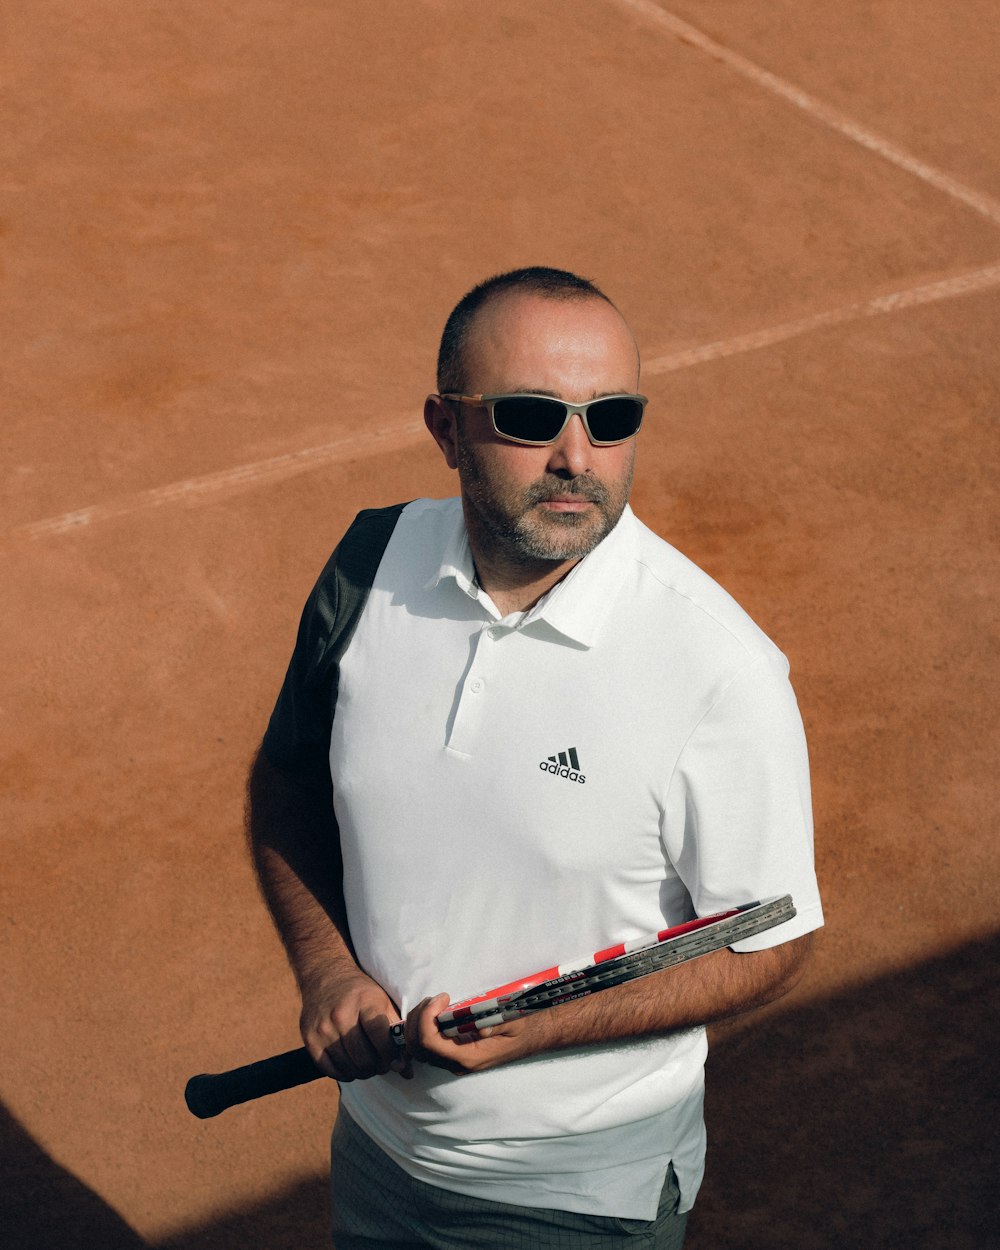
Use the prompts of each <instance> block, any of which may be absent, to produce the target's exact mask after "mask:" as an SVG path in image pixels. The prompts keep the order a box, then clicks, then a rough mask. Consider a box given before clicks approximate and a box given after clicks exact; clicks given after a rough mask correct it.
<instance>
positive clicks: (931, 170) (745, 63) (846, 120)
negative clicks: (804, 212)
mask: <svg viewBox="0 0 1000 1250" xmlns="http://www.w3.org/2000/svg"><path fill="white" fill-rule="evenodd" d="M614 2H615V3H617V4H619V5H620V6H622V7H623V8H626V9H629V10H631V11H632V12H633V13H635V14H636V15H637V16H639V17H643V18H647V19H648V20H649V21H650V22H652V23H653V24H655V25H658V26H662V27H664V28H665V29H667V30H669V31H670V33H671V34H673V35H675V36H677V38H678V39H680V40H681V41H682V42H684V43H687V44H690V45H691V46H693V47H695V48H697V49H698V51H700V52H704V53H706V54H707V55H708V56H710V57H712V58H713V59H714V60H717V61H721V62H722V63H723V64H725V65H726V66H728V67H729V68H730V69H731V70H733V71H734V72H735V73H737V74H739V75H741V76H742V77H743V78H746V79H748V80H749V81H750V82H752V83H754V84H755V85H756V86H758V87H762V88H764V89H765V90H767V91H770V92H771V93H772V94H773V95H776V96H779V97H780V98H781V99H783V100H786V101H787V102H788V103H789V104H792V105H794V106H795V107H796V108H798V109H799V110H801V111H802V112H803V113H806V114H807V115H808V116H810V117H812V118H813V119H814V120H816V121H818V122H822V123H823V124H824V125H825V126H828V127H829V128H830V129H831V130H834V131H837V132H838V133H839V134H841V135H843V136H844V137H845V138H847V139H850V140H852V141H853V142H854V143H857V144H858V145H859V146H861V147H863V148H867V149H868V150H869V151H870V152H874V153H875V154H876V155H877V156H880V157H882V159H883V160H885V161H888V162H889V163H890V164H892V165H895V166H897V167H898V168H899V169H903V170H905V171H906V172H907V173H910V174H913V175H914V176H915V177H917V178H919V179H920V180H921V181H923V182H925V183H927V184H928V185H929V186H932V187H934V188H936V189H937V190H938V191H943V192H944V194H945V195H948V196H950V197H951V198H952V199H953V200H955V201H957V202H958V203H961V204H964V205H965V206H966V207H967V208H971V209H973V210H974V211H975V212H977V213H979V214H980V216H982V217H985V218H987V220H989V221H991V222H993V224H994V225H997V226H1000V201H998V200H995V199H994V198H993V197H992V196H990V195H987V194H985V193H984V192H981V191H976V190H974V189H973V188H972V187H968V186H966V185H965V183H963V182H960V181H959V180H958V179H957V178H953V177H952V176H951V175H950V174H946V173H945V172H944V171H943V170H941V169H938V168H937V167H936V166H934V165H931V164H930V163H929V162H927V161H923V160H921V159H920V158H919V157H917V156H914V155H913V154H912V153H911V152H907V151H906V149H905V148H902V147H900V146H899V145H898V144H896V143H893V142H891V141H890V140H889V139H885V138H883V137H882V136H881V135H879V134H876V132H875V131H873V130H869V129H868V127H867V126H862V125H861V123H860V122H856V121H855V120H854V119H853V118H852V117H849V116H848V115H847V114H846V113H841V112H840V110H839V109H835V108H833V106H832V105H829V104H825V103H824V102H823V101H822V100H820V99H818V98H817V97H816V96H813V95H810V94H809V92H807V91H803V90H802V88H800V87H797V86H796V85H795V84H794V83H792V82H789V81H788V80H787V79H785V78H781V77H780V76H779V75H777V74H774V73H772V72H771V71H770V70H767V69H764V67H763V66H761V65H758V64H757V63H756V62H755V61H751V60H750V58H749V57H746V56H743V55H742V53H739V52H735V51H733V50H732V49H731V48H727V47H726V46H725V44H721V43H719V42H718V41H717V40H715V39H713V38H712V37H711V36H710V35H706V34H705V33H704V31H701V30H699V29H698V28H697V27H696V26H692V25H691V24H690V22H686V21H685V20H684V19H683V18H681V17H678V16H677V15H676V14H675V13H671V12H669V10H667V9H662V8H660V6H659V5H658V4H656V3H654V0H614Z"/></svg>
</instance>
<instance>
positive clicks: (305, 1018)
mask: <svg viewBox="0 0 1000 1250" xmlns="http://www.w3.org/2000/svg"><path fill="white" fill-rule="evenodd" d="M247 836H248V840H249V844H250V852H251V855H252V857H253V862H254V865H255V867H256V869H257V879H258V881H259V882H260V887H261V892H262V893H263V895H264V899H265V901H266V902H267V906H268V909H269V910H270V912H271V916H272V917H273V919H274V923H275V926H276V928H277V930H278V933H279V934H280V936H281V940H282V942H283V943H284V945H285V950H286V951H287V953H288V960H289V963H290V964H291V965H292V970H293V972H294V973H295V979H296V981H297V982H298V986H299V993H300V994H301V997H302V1013H301V1016H300V1018H299V1028H300V1031H301V1033H302V1040H303V1042H304V1043H305V1045H306V1048H307V1049H308V1051H309V1053H310V1054H311V1055H312V1057H313V1059H314V1060H315V1062H316V1063H317V1065H318V1066H319V1067H320V1069H321V1070H322V1071H323V1072H325V1073H326V1074H327V1076H332V1077H334V1078H335V1079H336V1080H338V1081H356V1080H364V1079H366V1078H368V1077H371V1076H375V1075H377V1074H378V1073H383V1072H388V1070H389V1068H390V1067H391V1066H393V1065H394V1064H395V1065H397V1070H400V1065H399V1061H398V1054H397V1051H396V1048H395V1047H394V1045H393V1043H392V1040H391V1038H390V1036H389V1028H390V1025H392V1024H394V1023H395V1022H396V1021H397V1020H398V1019H399V1012H398V1011H397V1010H396V1005H395V1003H393V1001H392V999H391V998H390V997H389V996H388V994H387V993H386V992H385V990H384V989H383V988H382V987H381V986H380V985H378V984H377V983H376V982H375V981H373V980H372V979H371V978H370V977H369V976H368V975H367V974H366V973H365V972H364V971H363V970H362V969H361V968H360V967H359V966H358V963H357V960H356V958H355V954H354V949H353V946H352V945H351V937H350V930H349V928H348V925H347V913H346V909H345V906H344V889H343V862H342V860H341V856H340V837H339V832H338V830H337V822H336V818H335V817H334V814H333V804H332V801H331V793H330V788H329V785H328V784H327V783H324V784H318V785H317V784H306V783H303V782H300V781H298V780H296V779H295V778H293V777H290V776H288V775H287V774H284V773H282V772H280V771H279V770H278V769H276V768H274V767H272V765H271V764H270V763H269V762H268V760H267V758H266V756H264V755H263V753H258V755H257V758H256V760H255V761H254V764H253V767H252V769H251V771H250V780H249V785H248V787H247ZM402 1074H403V1075H404V1076H408V1075H409V1069H408V1068H407V1067H405V1065H404V1066H402Z"/></svg>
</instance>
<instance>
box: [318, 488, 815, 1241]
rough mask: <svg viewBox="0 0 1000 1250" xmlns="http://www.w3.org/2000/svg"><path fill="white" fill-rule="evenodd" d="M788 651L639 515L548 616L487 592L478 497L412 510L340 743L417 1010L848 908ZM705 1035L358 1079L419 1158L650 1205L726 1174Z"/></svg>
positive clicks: (414, 1163)
mask: <svg viewBox="0 0 1000 1250" xmlns="http://www.w3.org/2000/svg"><path fill="white" fill-rule="evenodd" d="M787 673H788V665H787V662H786V661H785V659H784V657H783V656H782V654H781V653H780V652H779V651H778V650H777V648H776V647H775V646H774V645H773V643H771V642H770V641H769V640H768V639H767V638H766V637H765V636H764V634H762V633H761V631H760V630H759V629H758V628H757V627H756V626H755V625H754V624H753V622H752V621H751V620H750V619H749V618H748V617H747V616H746V614H745V613H744V612H743V611H742V609H740V608H739V607H738V606H737V605H736V603H735V602H734V601H733V600H732V599H731V598H730V597H729V595H728V594H726V592H725V591H723V590H722V589H721V587H719V586H718V585H717V584H716V583H715V582H713V581H712V580H711V579H710V578H709V577H708V576H707V575H706V574H705V573H703V572H701V571H700V570H699V569H698V568H696V567H695V566H694V565H693V564H692V563H691V562H690V561H689V560H687V559H686V558H685V557H684V556H682V555H680V554H679V553H678V552H677V551H675V550H674V549H673V548H672V547H670V546H669V545H668V544H666V543H665V542H663V541H662V540H661V539H659V538H658V537H656V536H655V535H654V534H652V533H651V532H650V531H649V530H648V529H647V528H646V527H645V526H644V525H642V524H641V523H640V522H639V521H638V520H637V519H636V518H635V516H634V515H633V514H632V512H631V510H629V509H626V511H625V513H624V515H623V516H622V518H621V520H620V521H619V523H618V525H617V526H616V528H615V529H614V531H613V532H612V533H611V534H610V535H609V536H608V537H607V538H606V539H605V540H604V541H603V542H602V543H601V544H600V545H599V546H598V547H597V548H596V549H595V550H594V551H593V552H592V553H591V554H590V555H589V556H587V557H586V558H585V559H584V560H582V561H581V562H580V563H579V564H578V565H576V566H575V568H574V569H573V570H572V571H571V572H570V573H569V575H568V576H567V577H566V578H565V579H564V580H563V581H562V582H560V583H559V584H558V585H557V586H555V587H554V588H553V589H552V590H551V591H550V592H549V593H548V594H547V595H546V596H545V597H544V598H543V599H542V600H540V601H539V602H538V603H537V604H536V605H535V606H534V607H532V608H531V609H530V610H529V611H528V612H526V613H523V614H516V615H512V616H508V617H503V618H501V616H500V614H499V613H498V611H497V609H496V608H495V606H494V605H493V603H492V601H491V600H490V599H489V597H488V596H487V595H486V594H485V593H484V592H483V591H482V590H481V589H480V588H479V587H478V585H477V583H476V580H475V572H474V568H473V564H472V558H471V553H470V550H469V545H468V539H467V537H466V533H465V526H464V521H463V517H462V510H461V503H460V501H459V500H458V499H449V500H443V501H440V500H418V501H417V502H415V503H413V504H410V505H407V507H406V508H405V509H404V510H403V512H402V514H401V516H400V519H399V521H398V523H397V525H396V528H395V531H394V532H393V535H392V537H391V539H390V541H389V545H388V547H387V549H386V551H385V554H384V556H383V558H382V562H381V565H380V567H379V570H378V573H377V575H376V578H375V581H374V584H373V586H372V590H371V594H370V596H369V598H368V602H367V604H366V606H365V609H364V611H363V614H362V616H361V620H360V623H359V625H358V628H357V632H356V633H355V635H354V637H353V639H352V641H351V643H350V646H349V648H348V650H347V652H346V654H345V656H344V658H343V660H342V662H341V666H340V684H339V693H338V695H337V702H336V715H335V717H334V719H333V726H332V734H331V740H330V769H331V774H332V778H333V788H334V806H335V810H336V816H337V820H338V822H339V825H340V835H341V844H342V850H343V858H344V894H345V901H346V904H347V914H348V920H349V924H350V929H351V936H352V939H353V942H354V945H355V948H356V951H357V955H358V959H359V962H360V964H361V966H362V967H363V968H364V969H365V970H366V971H367V972H368V973H369V974H370V975H371V976H372V977H374V979H375V980H376V981H378V982H379V983H380V984H381V985H382V986H384V987H385V989H386V990H387V992H388V993H389V994H390V995H391V996H392V998H393V999H394V1000H395V1001H396V1002H397V1003H399V1005H400V1009H401V1011H402V1012H403V1014H404V1015H405V1013H406V1012H407V1011H408V1010H409V1009H410V1008H411V1007H412V1006H413V1005H414V1004H415V1003H417V1002H419V1001H420V1000H421V999H422V998H423V997H424V996H425V995H429V994H436V993H438V992H440V991H442V990H446V991H448V992H449V993H450V994H451V996H452V998H453V999H454V1000H458V999H460V998H463V997H467V996H468V995H471V994H473V993H475V992H477V991H481V990H484V989H487V988H489V987H490V986H493V985H498V984H502V983H504V982H506V981H509V980H512V979H514V978H515V977H518V976H522V975H524V974H527V973H529V972H531V971H534V970H535V969H536V968H541V967H548V966H550V965H553V964H556V963H558V962H560V960H563V959H567V958H570V957H572V956H574V955H577V954H580V953H581V952H583V951H587V950H596V949H598V948H600V947H602V946H605V945H610V944H611V943H613V942H617V941H621V940H626V939H629V938H632V937H637V936H639V935H641V934H644V933H648V932H651V931H653V930H656V929H660V928H663V927H664V926H665V925H667V924H674V923H678V922H680V921H681V920H684V919H687V918H690V917H691V916H692V915H694V914H699V915H705V914H708V913H711V912H716V911H720V910H722V909H724V908H727V907H730V906H732V905H735V904H739V903H744V902H747V901H750V900H752V899H756V898H764V897H768V896H771V895H780V894H786V893H790V894H791V895H792V897H793V900H794V902H795V905H796V908H797V910H798V915H797V917H796V918H795V919H794V920H792V921H791V922H789V923H787V924H785V925H782V926H781V927H780V928H778V929H775V930H772V931H770V932H768V933H766V934H763V935H761V936H759V937H757V938H755V939H750V940H748V941H745V942H741V943H738V944H737V949H740V950H752V949H760V948H763V947H767V946H771V945H776V944H778V943H780V942H784V941H788V940H789V939H791V938H794V937H798V936H800V935H801V934H804V933H807V932H809V931H810V930H812V929H815V928H817V927H819V926H820V925H821V924H822V912H821V908H820V901H819V895H818V891H817V887H816V880H815V875H814V871H813V856H812V824H811V814H810V799H809V782H808V765H807V759H806V748H805V742H804V737H803V732H802V725H801V720H800V717H799V714H798V709H797V707H796V704H795V699H794V695H793V694H792V691H791V687H790V685H789V683H788V679H787ZM706 1050H707V1047H706V1041H705V1034H704V1031H703V1030H700V1029H698V1030H693V1031H690V1032H687V1033H684V1034H681V1035H678V1036H673V1037H669V1038H657V1039H641V1040H637V1041H632V1042H625V1043H615V1044H609V1045H602V1046H595V1047H581V1048H579V1049H575V1050H570V1051H562V1052H557V1053H554V1054H552V1055H543V1056H537V1057H534V1058H531V1059H528V1060H523V1061H521V1062H518V1063H514V1064H510V1065H507V1066H505V1067H501V1068H497V1069H494V1070H492V1071H489V1072H483V1073H477V1074H475V1075H473V1076H465V1077H455V1076H452V1075H451V1074H449V1073H446V1072H442V1071H440V1070H438V1069H435V1068H432V1067H427V1066H423V1065H420V1066H418V1068H417V1075H416V1077H415V1078H414V1079H413V1080H412V1081H404V1080H402V1079H401V1078H400V1077H398V1076H396V1075H395V1074H389V1075H387V1076H385V1077H376V1078H374V1079H372V1080H368V1081H359V1082H354V1083H351V1084H348V1085H345V1086H344V1087H343V1089H342V1100H343V1105H344V1107H345V1108H346V1109H347V1111H348V1113H349V1114H350V1115H351V1116H352V1118H354V1119H355V1120H356V1122H357V1123H358V1124H359V1125H360V1127H361V1128H362V1129H364V1131H365V1132H367V1133H368V1134H369V1136H371V1137H372V1138H373V1139H374V1140H375V1142H376V1143H377V1144H378V1145H379V1146H381V1147H382V1149H383V1150H385V1151H386V1152H387V1153H388V1154H389V1155H391V1156H392V1157H393V1158H394V1159H395V1160H396V1161H397V1162H398V1163H399V1164H400V1166H401V1167H403V1168H404V1169H405V1170H406V1171H407V1172H409V1173H410V1174H411V1175H413V1176H415V1177H418V1178H419V1179H421V1180H424V1181H427V1182H428V1183H430V1184H434V1185H438V1186H441V1187H443V1188H446V1189H451V1190H454V1191H457V1192H459V1193H467V1194H471V1195H475V1196H480V1197H487V1198H492V1199H495V1200H497V1201H501V1202H513V1203H518V1204H521V1205H525V1206H538V1207H549V1208H556V1209H563V1210H572V1211H580V1212H586V1213H592V1214H599V1215H617V1216H621V1217H631V1218H636V1219H652V1218H653V1216H654V1215H655V1213H656V1206H657V1200H658V1197H659V1191H660V1188H661V1186H662V1182H663V1177H664V1174H665V1171H666V1167H667V1163H668V1161H670V1160H673V1163H674V1167H675V1170H676V1172H677V1174H678V1179H679V1182H680V1186H681V1192H682V1210H686V1209H688V1208H689V1207H690V1206H691V1205H692V1203H693V1201H694V1197H695V1194H696V1192H697V1189H698V1186H699V1184H700V1181H701V1176H702V1170H703V1157H704V1143H705V1138H704V1127H703V1121H702V1101H703V1065H704V1060H705V1055H706Z"/></svg>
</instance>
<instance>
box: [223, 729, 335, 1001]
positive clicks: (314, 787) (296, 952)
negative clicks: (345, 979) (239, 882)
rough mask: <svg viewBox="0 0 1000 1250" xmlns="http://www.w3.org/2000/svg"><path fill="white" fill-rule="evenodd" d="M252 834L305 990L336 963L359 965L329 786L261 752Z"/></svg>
mask: <svg viewBox="0 0 1000 1250" xmlns="http://www.w3.org/2000/svg"><path fill="white" fill-rule="evenodd" d="M247 839H248V843H249V847H250V853H251V856H252V858H253V862H254V867H255V869H256V872H257V880H258V882H259V884H260V888H261V893H262V894H263V896H264V900H265V902H266V903H267V907H268V910H269V911H270V913H271V917H272V919H273V921H274V924H275V927H276V928H277V930H278V934H279V936H280V937H281V940H282V942H283V944H284V947H285V950H286V952H287V954H288V959H289V963H290V964H291V966H292V970H293V972H294V974H295V978H296V980H297V982H298V984H299V987H300V989H301V988H303V986H304V985H306V984H308V983H310V982H313V981H315V980H316V979H317V978H323V977H326V976H328V975H329V973H330V971H331V970H333V969H340V970H343V971H346V970H348V969H350V970H356V969H357V965H356V963H355V960H354V953H353V950H352V949H351V944H350V935H349V931H348V928H347V921H346V916H345V911H344V899H343V886H342V879H343V865H342V862H341V858H340V842H339V837H338V833H337V825H336V821H335V819H334V815H333V808H332V803H331V801H330V791H329V787H328V786H323V785H319V784H306V783H304V782H299V781H297V780H296V779H294V778H291V777H289V776H287V775H286V774H284V773H282V772H280V771H279V770H278V769H276V768H274V767H273V766H272V765H271V764H270V763H269V762H268V760H267V757H266V756H265V755H264V754H263V752H260V753H258V755H257V758H256V759H255V760H254V763H253V766H252V768H251V770H250V777H249V783H248V786H247Z"/></svg>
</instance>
